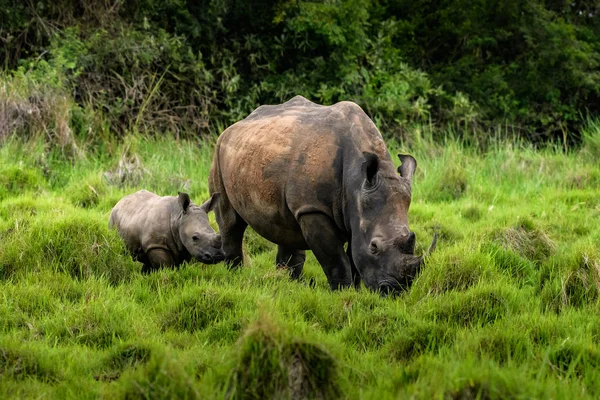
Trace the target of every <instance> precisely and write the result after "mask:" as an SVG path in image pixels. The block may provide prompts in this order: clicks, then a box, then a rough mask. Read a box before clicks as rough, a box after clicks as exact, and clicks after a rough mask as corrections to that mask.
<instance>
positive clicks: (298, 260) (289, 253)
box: [275, 246, 306, 279]
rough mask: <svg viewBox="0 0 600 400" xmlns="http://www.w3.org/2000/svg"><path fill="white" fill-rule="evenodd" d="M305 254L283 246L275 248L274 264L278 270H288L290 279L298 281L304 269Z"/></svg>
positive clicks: (302, 251)
mask: <svg viewBox="0 0 600 400" xmlns="http://www.w3.org/2000/svg"><path fill="white" fill-rule="evenodd" d="M305 260H306V252H305V251H304V250H296V249H290V248H286V247H283V246H277V258H276V259H275V262H276V263H277V267H278V268H281V267H283V268H289V269H290V277H291V278H292V279H300V277H301V276H302V270H303V269H304V261H305Z"/></svg>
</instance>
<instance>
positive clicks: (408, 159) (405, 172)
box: [398, 154, 417, 182]
mask: <svg viewBox="0 0 600 400" xmlns="http://www.w3.org/2000/svg"><path fill="white" fill-rule="evenodd" d="M398 158H399V159H400V162H402V165H400V166H399V167H398V173H399V174H400V176H402V177H403V178H406V179H408V180H409V181H411V182H412V177H413V174H414V173H415V170H416V169H417V160H415V159H414V158H413V156H411V155H408V154H398Z"/></svg>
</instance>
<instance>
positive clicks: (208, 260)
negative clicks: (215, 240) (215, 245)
mask: <svg viewBox="0 0 600 400" xmlns="http://www.w3.org/2000/svg"><path fill="white" fill-rule="evenodd" d="M196 259H197V260H198V261H200V262H201V263H203V264H216V263H219V262H221V261H223V260H225V254H223V253H219V254H208V253H207V254H202V255H200V256H198V257H196Z"/></svg>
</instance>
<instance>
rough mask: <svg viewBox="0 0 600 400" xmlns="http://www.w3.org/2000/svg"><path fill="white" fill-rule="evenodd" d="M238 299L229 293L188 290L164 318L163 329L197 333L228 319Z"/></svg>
mask: <svg viewBox="0 0 600 400" xmlns="http://www.w3.org/2000/svg"><path fill="white" fill-rule="evenodd" d="M236 300H237V299H235V298H234V297H232V296H230V295H229V294H227V293H222V292H220V291H219V292H217V291H212V290H203V289H193V290H192V289H188V290H184V291H183V293H182V294H181V295H180V296H178V297H176V298H175V299H174V301H173V302H172V303H171V304H170V305H169V306H168V310H167V311H166V312H165V313H164V316H163V318H162V327H163V329H167V328H171V329H176V330H180V331H187V332H195V331H197V330H203V329H205V328H206V327H208V326H209V325H211V324H214V323H216V322H219V321H220V320H222V319H224V318H226V317H227V316H228V315H229V314H230V312H231V310H232V309H233V307H234V306H235V305H236V303H237V301H236Z"/></svg>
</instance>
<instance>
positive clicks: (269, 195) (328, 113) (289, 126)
mask: <svg viewBox="0 0 600 400" xmlns="http://www.w3.org/2000/svg"><path fill="white" fill-rule="evenodd" d="M363 151H370V152H374V153H376V154H378V156H379V157H380V159H382V160H389V163H390V164H391V165H392V167H393V163H392V162H391V159H390V156H389V153H388V152H387V149H386V146H385V143H384V142H383V139H382V137H381V134H380V133H379V131H378V130H377V128H376V127H375V125H374V124H373V122H372V121H371V120H370V119H369V118H368V116H367V115H366V114H365V113H364V112H363V111H362V109H361V108H360V107H359V106H357V105H356V104H354V103H351V102H341V103H337V104H335V105H333V106H321V105H317V104H314V103H312V102H310V101H308V100H306V99H305V98H303V97H301V96H296V97H295V98H293V99H292V100H290V101H288V102H287V103H284V104H281V105H276V106H261V107H259V108H258V109H256V110H255V111H254V112H253V113H252V114H250V115H249V116H248V117H247V118H246V119H244V120H242V121H240V122H238V123H236V124H234V125H232V126H231V127H229V128H228V129H227V130H226V131H225V132H223V134H222V135H221V137H220V138H219V142H218V145H217V153H216V154H217V157H218V161H217V162H218V166H219V169H220V174H221V178H222V184H223V187H224V190H225V191H226V193H227V196H228V198H229V200H230V202H231V204H232V205H233V206H234V208H235V209H236V211H237V212H238V213H239V214H240V215H241V216H242V218H243V219H244V220H245V221H246V222H248V223H249V224H250V226H252V227H253V228H254V229H255V230H256V231H258V233H259V234H261V235H262V236H265V237H266V238H267V239H270V240H272V241H274V242H276V243H280V244H285V243H281V241H282V239H281V238H282V237H285V238H291V241H292V242H293V241H302V238H301V237H298V235H300V227H299V225H298V222H297V221H298V218H299V217H300V216H301V215H302V214H305V213H310V212H321V213H324V214H326V215H328V216H329V217H330V218H332V219H333V220H335V221H336V223H337V225H338V227H339V228H340V229H341V230H342V231H344V230H346V222H345V221H344V215H343V208H344V207H343V206H344V205H343V202H344V192H345V190H346V189H348V188H345V186H348V185H350V186H351V185H352V183H351V182H349V181H348V179H350V180H352V179H355V178H359V177H352V176H350V175H352V174H353V173H354V174H355V175H356V171H358V172H359V171H360V165H361V164H362V161H363V156H362V152H363ZM353 171H354V172H353ZM294 235H296V237H294ZM300 236H301V235H300ZM292 239H293V240H292ZM296 239H297V240H296ZM288 244H294V243H288Z"/></svg>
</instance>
